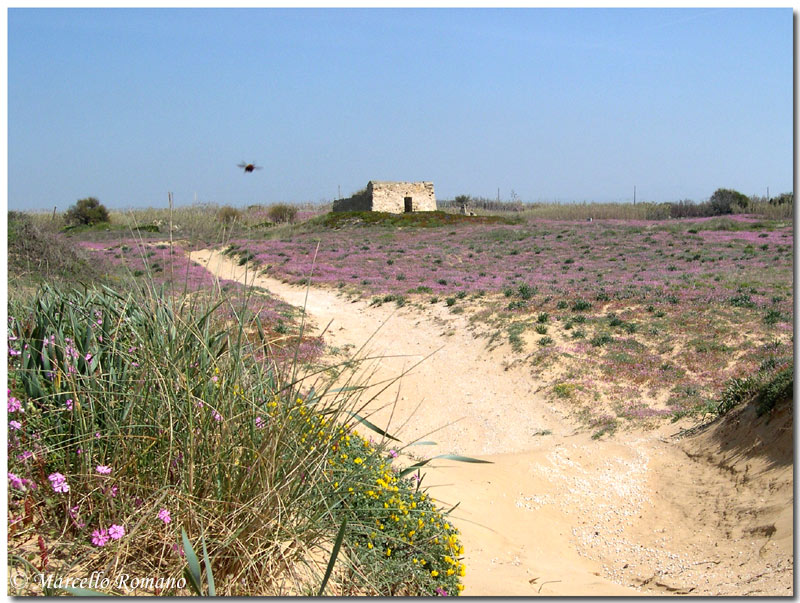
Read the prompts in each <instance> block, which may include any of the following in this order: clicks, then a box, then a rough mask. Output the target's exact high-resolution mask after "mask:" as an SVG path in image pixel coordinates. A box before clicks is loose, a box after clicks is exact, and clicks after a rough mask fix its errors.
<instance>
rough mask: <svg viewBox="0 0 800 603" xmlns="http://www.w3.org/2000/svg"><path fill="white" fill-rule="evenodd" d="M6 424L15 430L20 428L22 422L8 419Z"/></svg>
mask: <svg viewBox="0 0 800 603" xmlns="http://www.w3.org/2000/svg"><path fill="white" fill-rule="evenodd" d="M8 426H9V427H11V428H12V429H16V430H20V429H22V423H20V422H19V421H9V422H8Z"/></svg>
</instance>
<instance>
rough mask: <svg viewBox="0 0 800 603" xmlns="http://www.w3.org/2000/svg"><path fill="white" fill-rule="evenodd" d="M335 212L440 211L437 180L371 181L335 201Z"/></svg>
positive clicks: (394, 212) (396, 212) (398, 212)
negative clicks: (436, 194)
mask: <svg viewBox="0 0 800 603" xmlns="http://www.w3.org/2000/svg"><path fill="white" fill-rule="evenodd" d="M333 211H385V212H389V213H393V214H402V213H409V212H414V211H436V196H435V195H434V193H433V182H385V181H376V180H370V181H369V182H368V183H367V188H366V189H364V190H362V191H360V192H358V193H356V194H355V195H353V196H352V197H350V198H348V199H337V200H336V201H334V202H333Z"/></svg>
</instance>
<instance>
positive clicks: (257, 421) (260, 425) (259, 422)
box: [256, 417, 264, 429]
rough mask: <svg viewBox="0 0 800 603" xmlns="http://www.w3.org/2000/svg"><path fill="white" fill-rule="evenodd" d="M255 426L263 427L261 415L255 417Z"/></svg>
mask: <svg viewBox="0 0 800 603" xmlns="http://www.w3.org/2000/svg"><path fill="white" fill-rule="evenodd" d="M256 427H258V428H259V429H261V428H262V427H264V419H262V418H261V417H256Z"/></svg>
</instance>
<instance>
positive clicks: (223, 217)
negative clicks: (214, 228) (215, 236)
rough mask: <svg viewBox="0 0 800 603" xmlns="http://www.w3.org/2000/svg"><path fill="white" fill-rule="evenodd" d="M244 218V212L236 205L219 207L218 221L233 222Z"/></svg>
mask: <svg viewBox="0 0 800 603" xmlns="http://www.w3.org/2000/svg"><path fill="white" fill-rule="evenodd" d="M241 220H242V212H240V211H239V210H238V209H236V208H235V207H231V206H230V205H225V206H223V207H220V208H219V211H218V212H217V221H219V222H222V223H223V224H232V223H234V222H241Z"/></svg>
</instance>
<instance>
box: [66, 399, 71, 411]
mask: <svg viewBox="0 0 800 603" xmlns="http://www.w3.org/2000/svg"><path fill="white" fill-rule="evenodd" d="M65 404H66V406H67V410H72V398H70V399H69V400H67V401H66V402H65Z"/></svg>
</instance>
